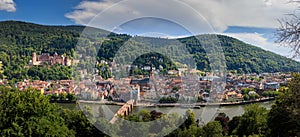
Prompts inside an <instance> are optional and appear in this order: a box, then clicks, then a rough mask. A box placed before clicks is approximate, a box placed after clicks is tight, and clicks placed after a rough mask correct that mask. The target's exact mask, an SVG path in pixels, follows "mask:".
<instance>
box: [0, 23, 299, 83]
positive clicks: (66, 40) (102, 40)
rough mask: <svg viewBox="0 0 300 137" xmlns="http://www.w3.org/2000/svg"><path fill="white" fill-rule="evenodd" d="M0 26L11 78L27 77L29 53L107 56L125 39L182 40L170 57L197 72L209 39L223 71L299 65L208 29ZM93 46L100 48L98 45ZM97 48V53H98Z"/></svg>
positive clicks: (205, 62)
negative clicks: (193, 32)
mask: <svg viewBox="0 0 300 137" xmlns="http://www.w3.org/2000/svg"><path fill="white" fill-rule="evenodd" d="M0 28H1V29H0V61H2V62H3V64H4V69H5V73H4V74H5V75H6V76H7V77H8V78H10V79H12V78H15V79H22V78H28V77H30V75H29V70H30V68H29V69H28V68H26V69H23V68H24V66H25V65H26V64H27V63H28V62H29V60H30V59H31V55H32V53H33V52H37V53H38V54H40V53H50V54H54V53H55V52H57V53H58V54H60V55H62V54H65V55H69V56H72V57H74V56H75V55H74V51H75V50H76V51H80V52H83V54H85V55H97V56H98V59H104V60H111V59H112V58H113V57H114V55H115V54H116V53H117V51H118V50H119V48H120V47H121V46H122V45H123V44H124V43H130V44H129V46H131V47H130V48H133V49H137V48H138V49H141V50H143V47H145V46H146V45H158V46H162V47H159V49H160V51H161V52H162V53H170V49H168V48H165V47H164V46H166V47H168V46H170V45H176V43H177V44H179V45H184V46H185V47H186V49H187V51H189V53H190V54H188V55H186V56H178V55H176V54H172V55H170V56H172V59H175V60H176V59H178V60H182V59H184V58H185V57H188V58H190V57H193V58H194V60H195V67H197V69H199V70H202V71H209V70H210V65H209V64H210V63H209V59H208V58H207V54H206V51H205V50H204V48H203V45H205V46H208V45H211V44H220V45H221V47H222V49H223V53H224V55H225V60H226V65H224V64H222V65H223V67H226V69H227V70H236V71H237V72H239V73H252V72H256V73H263V72H298V71H299V68H300V63H299V62H296V61H294V60H291V59H288V58H286V57H283V56H281V55H277V54H275V53H272V52H270V51H266V50H263V49H261V48H259V47H256V46H253V45H250V44H246V43H244V42H242V41H240V40H238V39H235V38H232V37H228V36H222V35H211V34H209V35H199V36H196V37H186V38H180V39H164V38H149V37H132V36H129V35H126V34H115V33H110V32H108V31H105V30H101V29H96V28H91V27H89V28H88V29H86V30H85V32H86V33H84V35H82V34H81V33H82V31H83V30H84V29H85V27H84V26H45V25H38V24H32V23H25V22H19V21H4V22H0ZM80 36H81V37H80ZM196 38H197V39H196ZM216 38H217V41H216ZM78 39H80V42H82V43H84V44H85V46H84V47H76V45H77V42H78ZM82 43H81V44H82ZM96 47H100V49H98V48H96ZM75 48H76V49H75ZM96 50H99V52H98V53H97V51H96ZM175 51H180V48H179V49H176V47H175ZM133 52H135V51H133ZM128 58H136V57H135V56H134V54H132V53H130V54H127V55H125V54H124V55H123V54H122V55H121V56H120V59H121V60H127V59H128ZM144 60H145V59H144ZM136 63H144V62H143V59H142V60H141V59H139V61H137V62H136ZM212 63H213V62H212ZM157 65H158V64H157ZM171 66H172V65H170V66H166V68H168V67H169V68H172V67H171ZM156 67H157V66H156ZM12 70H16V71H12ZM35 71H37V70H35ZM32 76H34V75H32ZM38 77H39V79H43V78H41V77H40V76H38ZM58 79H59V78H58Z"/></svg>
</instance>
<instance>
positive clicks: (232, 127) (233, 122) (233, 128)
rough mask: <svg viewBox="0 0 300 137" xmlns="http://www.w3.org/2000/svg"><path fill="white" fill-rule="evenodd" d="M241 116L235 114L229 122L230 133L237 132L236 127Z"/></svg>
mask: <svg viewBox="0 0 300 137" xmlns="http://www.w3.org/2000/svg"><path fill="white" fill-rule="evenodd" d="M241 118H242V117H241V116H235V117H233V118H232V120H230V121H229V123H228V135H232V134H236V132H237V131H236V129H237V127H238V126H239V124H240V122H241Z"/></svg>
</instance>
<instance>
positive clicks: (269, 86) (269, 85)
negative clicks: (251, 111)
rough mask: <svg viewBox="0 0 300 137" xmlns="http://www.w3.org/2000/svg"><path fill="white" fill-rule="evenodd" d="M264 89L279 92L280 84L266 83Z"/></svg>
mask: <svg viewBox="0 0 300 137" xmlns="http://www.w3.org/2000/svg"><path fill="white" fill-rule="evenodd" d="M263 88H264V90H277V89H279V83H278V82H269V83H265V84H264V86H263Z"/></svg>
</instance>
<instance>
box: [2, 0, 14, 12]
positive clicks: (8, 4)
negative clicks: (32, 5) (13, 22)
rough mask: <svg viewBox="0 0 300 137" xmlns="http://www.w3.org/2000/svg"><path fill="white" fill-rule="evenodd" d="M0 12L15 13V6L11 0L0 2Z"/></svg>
mask: <svg viewBox="0 0 300 137" xmlns="http://www.w3.org/2000/svg"><path fill="white" fill-rule="evenodd" d="M0 10H5V11H7V12H15V11H16V10H17V9H16V4H15V3H14V1H13V0H0Z"/></svg>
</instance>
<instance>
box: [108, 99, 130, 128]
mask: <svg viewBox="0 0 300 137" xmlns="http://www.w3.org/2000/svg"><path fill="white" fill-rule="evenodd" d="M133 103H134V100H133V99H131V100H129V101H127V102H126V103H125V104H124V105H123V106H122V107H121V108H120V109H119V110H118V111H117V112H116V113H115V115H114V117H113V118H112V119H111V120H110V123H111V124H114V123H115V121H116V120H117V119H118V117H119V116H128V115H129V113H130V112H132V110H133Z"/></svg>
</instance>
